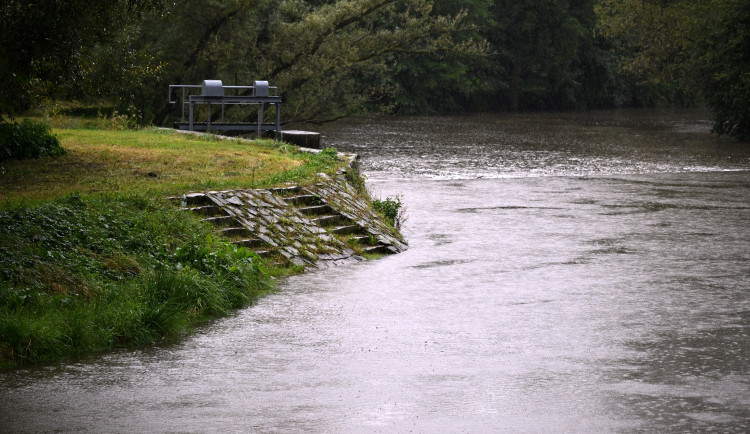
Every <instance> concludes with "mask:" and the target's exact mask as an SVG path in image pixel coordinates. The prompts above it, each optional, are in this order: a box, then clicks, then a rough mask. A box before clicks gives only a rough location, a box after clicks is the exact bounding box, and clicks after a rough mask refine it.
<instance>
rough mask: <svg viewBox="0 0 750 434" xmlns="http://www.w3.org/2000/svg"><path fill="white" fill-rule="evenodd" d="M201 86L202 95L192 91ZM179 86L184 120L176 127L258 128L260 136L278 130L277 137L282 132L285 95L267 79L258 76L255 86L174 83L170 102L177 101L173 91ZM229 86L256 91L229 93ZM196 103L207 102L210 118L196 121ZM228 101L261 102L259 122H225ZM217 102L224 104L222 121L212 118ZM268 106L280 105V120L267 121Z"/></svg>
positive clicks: (277, 109) (183, 128) (207, 128)
mask: <svg viewBox="0 0 750 434" xmlns="http://www.w3.org/2000/svg"><path fill="white" fill-rule="evenodd" d="M198 88H199V89H201V93H200V95H196V94H192V95H190V94H189V92H191V91H192V89H198ZM175 89H182V99H181V102H180V106H181V107H182V117H181V121H180V122H179V123H176V128H178V129H180V130H188V131H207V132H210V131H238V132H257V134H258V136H259V137H260V135H261V134H262V133H263V131H274V132H275V135H276V138H277V139H278V138H279V135H280V133H281V97H280V96H278V95H277V94H276V87H274V86H269V85H268V82H267V81H260V80H256V81H255V82H254V83H253V85H252V86H224V85H223V84H222V82H221V80H203V84H202V85H183V84H173V85H170V86H169V102H170V103H171V104H176V103H177V101H176V100H175V101H173V100H172V92H173V91H174V90H175ZM227 90H229V91H233V92H251V93H252V95H242V94H235V95H227V94H226V91H227ZM272 93H273V94H272ZM196 105H206V106H207V110H206V112H207V116H206V118H207V119H206V122H196V119H195V106H196ZM227 105H257V106H258V121H257V122H255V123H251V122H247V123H244V122H240V123H227V122H225V117H224V113H225V109H226V106H227ZM186 106H187V107H188V120H187V121H186V120H185V107H186ZM213 106H219V107H221V121H220V122H212V120H211V113H212V111H213ZM266 106H274V107H275V108H276V122H275V123H274V124H264V123H263V115H264V111H265V108H266Z"/></svg>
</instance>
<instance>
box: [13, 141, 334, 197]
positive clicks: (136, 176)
mask: <svg viewBox="0 0 750 434" xmlns="http://www.w3.org/2000/svg"><path fill="white" fill-rule="evenodd" d="M54 133H55V134H56V135H57V136H58V138H59V139H60V142H61V143H62V146H63V147H64V148H65V149H66V151H67V154H66V155H64V156H60V157H57V158H42V159H33V160H11V161H6V162H3V163H0V207H2V206H5V207H7V206H9V205H13V204H18V203H30V202H32V203H33V202H39V201H43V200H49V199H53V198H56V197H60V196H63V195H65V194H70V193H78V194H80V195H90V194H98V193H106V192H120V193H132V192H139V193H143V194H146V195H148V196H154V197H158V196H168V195H177V194H183V193H185V192H189V191H205V190H220V189H234V188H254V187H269V186H272V185H277V184H281V183H284V182H306V181H307V182H309V180H310V179H311V178H312V177H313V176H314V175H315V174H316V173H318V172H328V173H332V172H333V171H335V169H336V168H338V167H340V165H341V164H342V163H341V162H340V161H338V160H336V159H335V158H331V155H330V154H325V153H322V154H309V153H304V152H299V151H298V148H296V147H294V146H291V145H286V144H281V143H279V142H274V141H272V140H257V141H248V140H220V139H216V138H213V137H212V136H205V135H202V136H201V135H192V134H180V133H177V132H175V131H172V130H162V129H146V130H138V131H129V130H128V131H110V130H101V129H56V130H54Z"/></svg>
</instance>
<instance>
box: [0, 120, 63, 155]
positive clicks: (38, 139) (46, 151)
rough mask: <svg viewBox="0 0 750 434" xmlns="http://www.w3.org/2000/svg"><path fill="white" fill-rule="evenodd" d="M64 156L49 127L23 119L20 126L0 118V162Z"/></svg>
mask: <svg viewBox="0 0 750 434" xmlns="http://www.w3.org/2000/svg"><path fill="white" fill-rule="evenodd" d="M58 155H65V149H64V148H63V147H62V146H61V145H60V141H59V140H58V139H57V137H55V135H54V134H52V130H51V128H50V127H49V125H46V124H44V123H41V122H34V121H32V120H29V119H24V120H23V122H21V123H20V124H19V123H17V122H12V123H11V122H6V121H5V120H4V119H2V118H0V161H5V160H10V159H24V158H42V157H54V156H58Z"/></svg>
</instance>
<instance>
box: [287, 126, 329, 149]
mask: <svg viewBox="0 0 750 434" xmlns="http://www.w3.org/2000/svg"><path fill="white" fill-rule="evenodd" d="M281 141H282V142H287V143H291V144H292V145H297V146H300V147H303V148H313V149H321V147H322V145H321V143H320V133H315V132H312V131H300V130H282V131H281Z"/></svg>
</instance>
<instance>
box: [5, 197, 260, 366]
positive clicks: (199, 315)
mask: <svg viewBox="0 0 750 434" xmlns="http://www.w3.org/2000/svg"><path fill="white" fill-rule="evenodd" d="M270 282H271V280H270V278H269V277H268V274H267V272H266V271H265V269H264V268H263V266H262V265H261V263H260V260H259V258H258V257H257V256H256V255H255V254H254V253H253V252H251V251H249V250H247V249H244V248H238V247H235V246H233V245H231V244H228V243H227V242H225V241H222V240H221V239H219V238H217V237H215V236H214V235H213V233H212V228H211V227H207V226H206V225H204V224H202V223H200V222H199V221H198V220H197V219H196V218H195V217H194V216H192V215H191V214H189V213H184V212H181V211H179V210H177V209H176V208H175V207H172V206H170V205H169V204H166V203H162V202H159V201H156V200H153V199H151V198H148V197H145V196H142V195H101V196H98V197H90V198H81V197H79V196H77V195H69V196H66V197H64V198H61V199H57V200H55V201H51V202H47V203H44V204H42V205H39V206H34V207H24V208H21V207H18V208H15V209H11V210H6V211H1V212H0V366H4V367H7V366H12V365H19V364H24V363H29V362H40V361H50V360H57V359H60V358H62V357H68V356H74V355H78V354H84V353H88V352H92V351H98V350H103V349H107V348H112V347H116V346H123V345H141V344H147V343H153V342H160V341H168V340H172V339H174V338H175V337H177V336H179V335H180V334H181V333H182V332H184V331H186V330H189V329H190V328H191V327H194V326H195V325H196V324H199V323H201V322H203V321H206V320H208V319H211V318H215V317H218V316H221V315H225V314H226V313H227V312H228V311H230V310H231V309H236V308H238V307H241V306H245V305H247V304H249V303H251V302H252V301H253V299H254V298H255V297H257V296H259V295H260V294H263V293H265V292H267V291H269V290H270V289H271V288H272V286H271V283H270Z"/></svg>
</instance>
